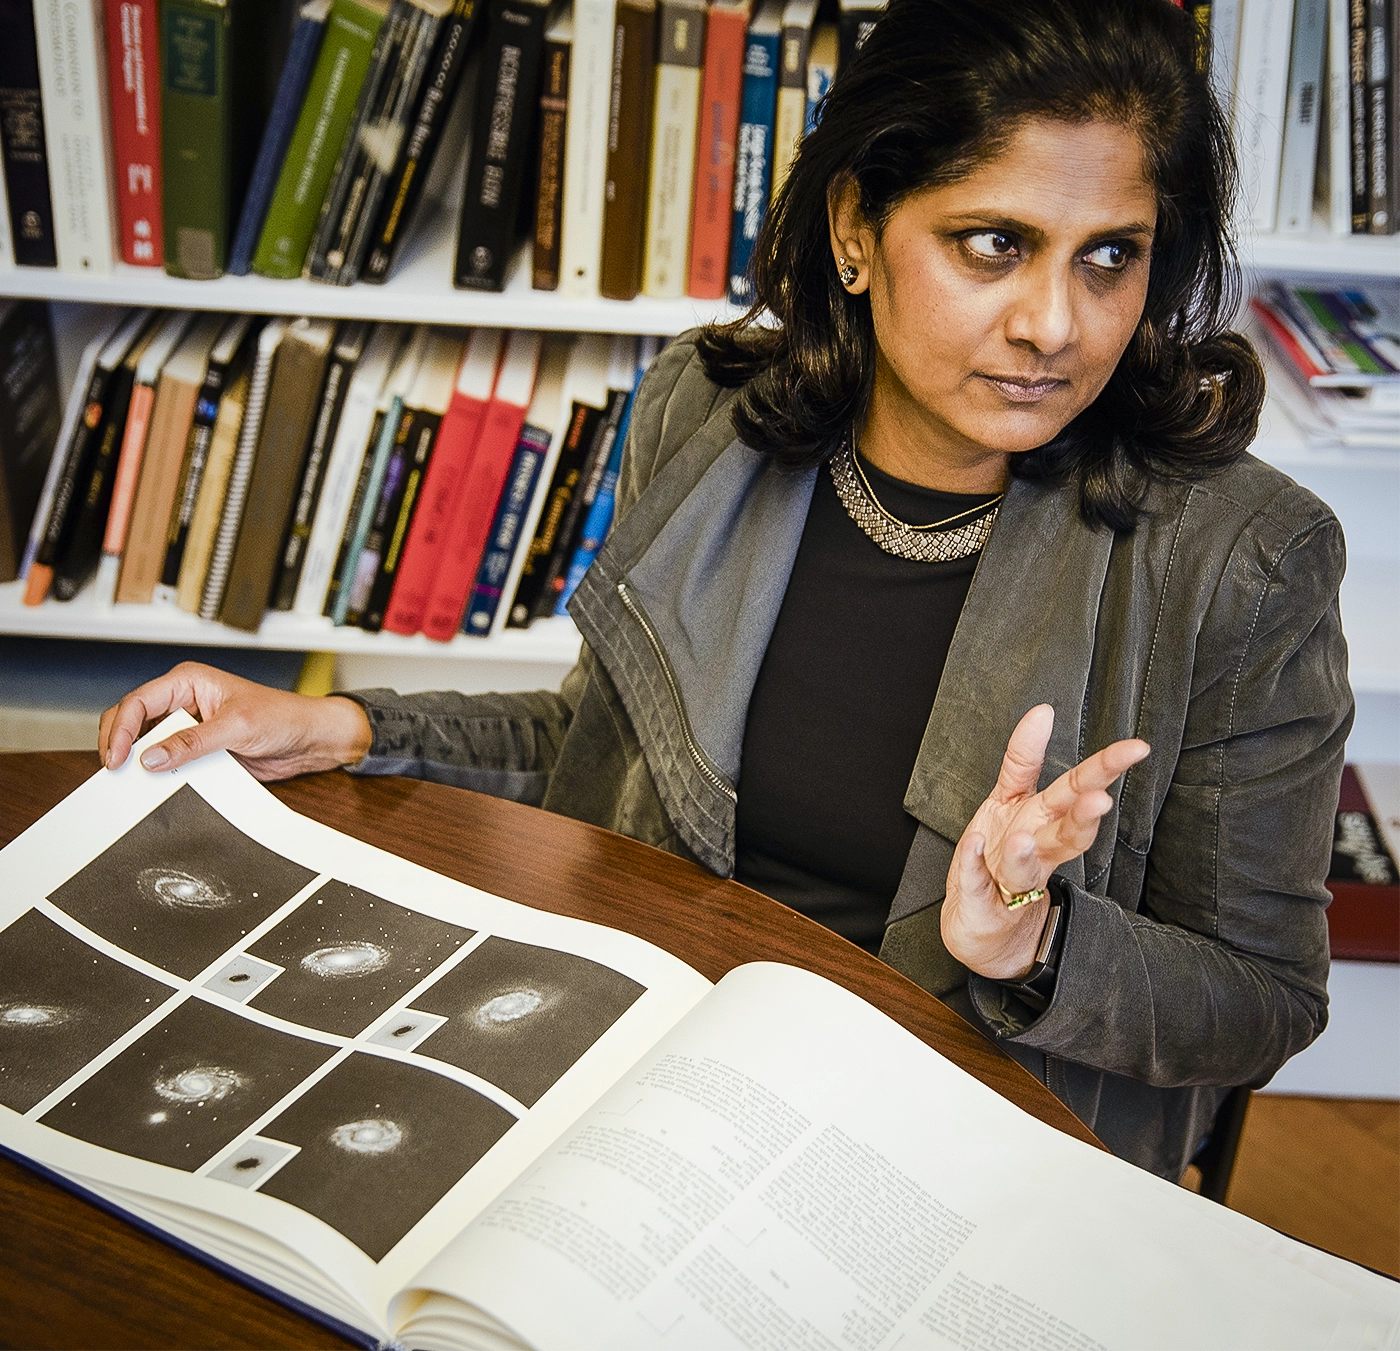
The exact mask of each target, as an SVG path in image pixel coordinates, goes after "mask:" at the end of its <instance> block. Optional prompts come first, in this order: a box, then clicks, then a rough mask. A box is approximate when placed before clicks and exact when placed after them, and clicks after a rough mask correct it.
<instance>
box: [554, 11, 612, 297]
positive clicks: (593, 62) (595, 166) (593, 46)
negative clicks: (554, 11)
mask: <svg viewBox="0 0 1400 1351" xmlns="http://www.w3.org/2000/svg"><path fill="white" fill-rule="evenodd" d="M615 11H616V5H615V0H574V33H573V44H572V46H571V48H570V51H569V122H568V127H567V129H566V132H565V136H564V190H563V215H562V220H561V225H560V230H561V235H560V251H559V289H560V291H561V292H562V293H563V294H564V295H567V296H575V297H578V298H580V299H587V298H589V297H591V296H596V295H597V294H598V265H599V262H600V260H601V258H602V246H603V193H604V188H605V185H606V180H607V158H608V125H609V115H610V112H611V108H610V106H609V105H610V99H609V95H610V93H611V90H612V68H613V35H614V28H615V25H614V16H615Z"/></svg>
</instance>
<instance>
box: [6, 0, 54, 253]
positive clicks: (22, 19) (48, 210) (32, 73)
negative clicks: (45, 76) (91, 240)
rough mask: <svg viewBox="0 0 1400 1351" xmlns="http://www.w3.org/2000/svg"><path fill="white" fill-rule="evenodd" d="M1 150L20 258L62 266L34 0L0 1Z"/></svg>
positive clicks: (16, 247) (12, 227)
mask: <svg viewBox="0 0 1400 1351" xmlns="http://www.w3.org/2000/svg"><path fill="white" fill-rule="evenodd" d="M0 149H3V155H4V162H5V191H6V192H7V193H8V194H9V199H10V235H11V237H12V239H13V240H14V251H15V262H16V263H20V264H22V265H23V266H25V267H57V266H58V253H57V250H56V246H55V244H54V234H53V198H52V197H51V196H50V193H49V155H48V148H47V145H46V143H45V141H44V101H43V99H42V97H41V96H40V94H39V45H38V42H37V41H36V40H35V37H34V6H33V5H32V4H30V3H29V0H0Z"/></svg>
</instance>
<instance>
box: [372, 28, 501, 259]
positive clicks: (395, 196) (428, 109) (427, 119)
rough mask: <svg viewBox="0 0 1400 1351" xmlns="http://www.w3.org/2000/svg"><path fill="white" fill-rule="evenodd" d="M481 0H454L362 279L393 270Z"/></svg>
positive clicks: (377, 218) (458, 78)
mask: <svg viewBox="0 0 1400 1351" xmlns="http://www.w3.org/2000/svg"><path fill="white" fill-rule="evenodd" d="M476 14H477V0H456V2H455V4H454V5H453V7H452V13H451V15H450V17H449V18H448V21H447V26H446V28H445V29H444V31H443V33H442V36H441V37H440V38H439V40H438V49H437V51H436V53H435V54H434V57H433V62H432V66H431V74H430V77H429V78H428V79H427V80H425V81H424V83H423V89H422V92H421V93H420V95H419V99H418V107H417V109H416V110H415V112H414V115H413V120H412V123H411V128H412V129H411V130H410V131H409V133H408V137H407V139H406V140H405V142H404V146H403V149H402V150H401V151H400V152H399V162H398V164H396V165H395V166H394V172H393V175H392V176H391V178H390V181H389V185H388V187H387V189H386V190H385V193H384V198H383V200H382V201H381V202H380V204H379V211H378V214H377V215H376V216H375V220H374V225H373V227H372V228H371V230H370V248H369V254H368V255H367V257H366V258H365V265H364V268H363V269H362V270H361V273H360V280H361V281H368V282H382V281H385V280H386V279H387V278H388V276H389V273H390V271H392V269H393V265H394V259H395V258H396V257H397V256H398V250H399V245H400V243H401V242H402V240H403V236H404V232H405V231H406V230H407V229H408V226H409V224H410V222H411V221H412V220H413V216H414V212H415V210H416V209H417V206H418V201H419V198H420V197H421V196H422V193H423V185H424V183H425V182H426V181H427V177H428V166H429V165H430V164H431V163H432V161H433V155H434V154H435V153H436V151H437V147H438V143H439V142H440V141H441V140H442V133H443V128H444V127H445V126H446V125H447V114H448V110H449V109H450V108H451V106H452V100H453V98H454V97H455V95H456V93H457V87H458V85H459V84H460V83H461V81H462V72H463V71H464V70H465V69H466V66H467V55H468V53H469V51H470V47H471V36H472V29H473V27H474V25H475V22H476Z"/></svg>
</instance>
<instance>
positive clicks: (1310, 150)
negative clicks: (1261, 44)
mask: <svg viewBox="0 0 1400 1351" xmlns="http://www.w3.org/2000/svg"><path fill="white" fill-rule="evenodd" d="M1326 46H1327V0H1297V7H1296V9H1295V11H1294V15H1293V58H1292V61H1291V63H1290V66H1289V75H1288V110H1287V113H1286V120H1285V125H1284V131H1283V166H1282V169H1281V171H1280V174H1279V203H1278V228H1279V229H1280V230H1286V231H1290V232H1295V233H1296V232H1306V231H1307V230H1309V229H1311V228H1312V212H1313V175H1314V172H1315V170H1316V167H1317V141H1318V122H1319V120H1320V118H1321V113H1322V102H1321V100H1322V90H1323V57H1324V55H1325V51H1326Z"/></svg>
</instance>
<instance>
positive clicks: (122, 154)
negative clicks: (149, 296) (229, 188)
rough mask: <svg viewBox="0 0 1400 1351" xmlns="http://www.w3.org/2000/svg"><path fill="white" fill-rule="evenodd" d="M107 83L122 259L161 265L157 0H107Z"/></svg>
mask: <svg viewBox="0 0 1400 1351" xmlns="http://www.w3.org/2000/svg"><path fill="white" fill-rule="evenodd" d="M106 8H107V25H106V27H107V88H108V90H109V92H110V95H111V100H112V106H111V116H112V154H113V160H114V164H113V171H114V177H115V181H116V198H117V224H118V234H119V244H120V249H121V256H122V261H123V262H127V263H131V264H132V265H133V266H137V267H160V266H161V265H162V264H163V263H164V261H165V248H164V243H163V232H162V225H161V214H160V202H161V173H160V74H159V72H160V59H159V56H158V55H157V43H158V41H159V37H158V21H157V17H156V5H155V0H107V5H106Z"/></svg>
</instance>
